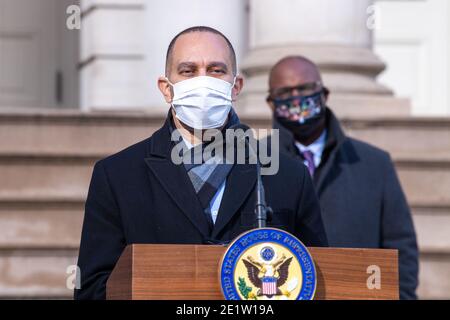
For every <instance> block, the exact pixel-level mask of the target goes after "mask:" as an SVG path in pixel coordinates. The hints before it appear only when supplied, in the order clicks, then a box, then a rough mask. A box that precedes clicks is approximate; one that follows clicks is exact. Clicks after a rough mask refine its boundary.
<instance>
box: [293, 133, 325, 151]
mask: <svg viewBox="0 0 450 320" xmlns="http://www.w3.org/2000/svg"><path fill="white" fill-rule="evenodd" d="M326 138H327V130H324V131H323V132H322V134H321V135H320V137H319V138H317V139H316V141H314V142H313V143H312V144H310V145H309V146H304V145H303V144H301V143H300V142H298V141H296V142H295V145H296V146H297V148H298V149H299V150H300V152H305V151H311V152H312V153H313V154H314V155H316V156H319V157H320V156H321V155H322V152H323V149H324V148H325V142H326Z"/></svg>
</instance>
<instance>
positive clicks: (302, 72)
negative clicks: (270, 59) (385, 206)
mask: <svg viewBox="0 0 450 320" xmlns="http://www.w3.org/2000/svg"><path fill="white" fill-rule="evenodd" d="M318 81H321V76H320V72H319V71H318V69H317V68H316V67H315V66H314V65H310V64H307V63H302V62H301V61H296V60H288V61H285V62H284V63H282V64H279V65H277V66H275V68H274V69H273V70H272V72H271V74H270V87H271V88H275V87H288V86H296V85H299V84H305V83H311V82H318Z"/></svg>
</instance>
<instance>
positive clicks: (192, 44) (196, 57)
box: [172, 32, 231, 67]
mask: <svg viewBox="0 0 450 320" xmlns="http://www.w3.org/2000/svg"><path fill="white" fill-rule="evenodd" d="M172 58H173V64H174V66H176V65H178V64H179V63H184V62H192V63H195V64H208V63H210V62H223V63H225V64H226V65H228V66H230V67H231V65H230V64H231V59H230V49H229V48H228V45H227V42H226V41H225V39H223V38H222V37H221V36H220V35H218V34H214V33H211V32H190V33H187V34H183V35H182V36H180V37H179V38H178V39H177V41H176V42H175V45H174V48H173V52H172Z"/></svg>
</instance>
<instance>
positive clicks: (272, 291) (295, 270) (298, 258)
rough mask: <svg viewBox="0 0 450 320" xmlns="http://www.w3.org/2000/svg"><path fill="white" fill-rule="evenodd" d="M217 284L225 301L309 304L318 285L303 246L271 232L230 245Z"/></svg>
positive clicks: (257, 231)
mask: <svg viewBox="0 0 450 320" xmlns="http://www.w3.org/2000/svg"><path fill="white" fill-rule="evenodd" d="M220 282H221V286H222V293H223V295H224V297H225V299H227V300H312V299H313V298H314V294H315V291H316V284H317V282H316V269H315V266H314V261H313V259H312V257H311V254H310V253H309V252H308V250H307V248H306V247H305V245H303V243H302V242H301V241H300V240H299V239H297V238H296V237H295V236H293V235H291V234H290V233H288V232H285V231H283V230H279V229H272V228H262V229H255V230H251V231H248V232H246V233H244V234H242V235H240V236H239V237H238V238H236V239H235V240H234V241H233V242H232V243H231V244H230V245H229V247H228V249H227V251H226V252H225V254H224V256H223V258H222V261H221V264H220Z"/></svg>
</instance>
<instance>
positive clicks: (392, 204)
mask: <svg viewBox="0 0 450 320" xmlns="http://www.w3.org/2000/svg"><path fill="white" fill-rule="evenodd" d="M381 230H382V235H381V239H382V240H381V241H382V244H381V245H382V247H383V248H390V249H398V251H399V280H400V299H416V298H417V297H416V293H415V292H416V287H417V282H418V281H417V274H418V250H417V241H416V233H415V231H414V224H413V220H412V217H411V213H410V210H409V207H408V203H407V201H406V198H405V195H404V193H403V190H402V188H401V185H400V182H399V179H398V177H397V174H396V172H395V169H394V165H393V164H392V161H391V159H390V157H388V162H387V168H386V175H385V177H384V192H383V211H382V223H381Z"/></svg>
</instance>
